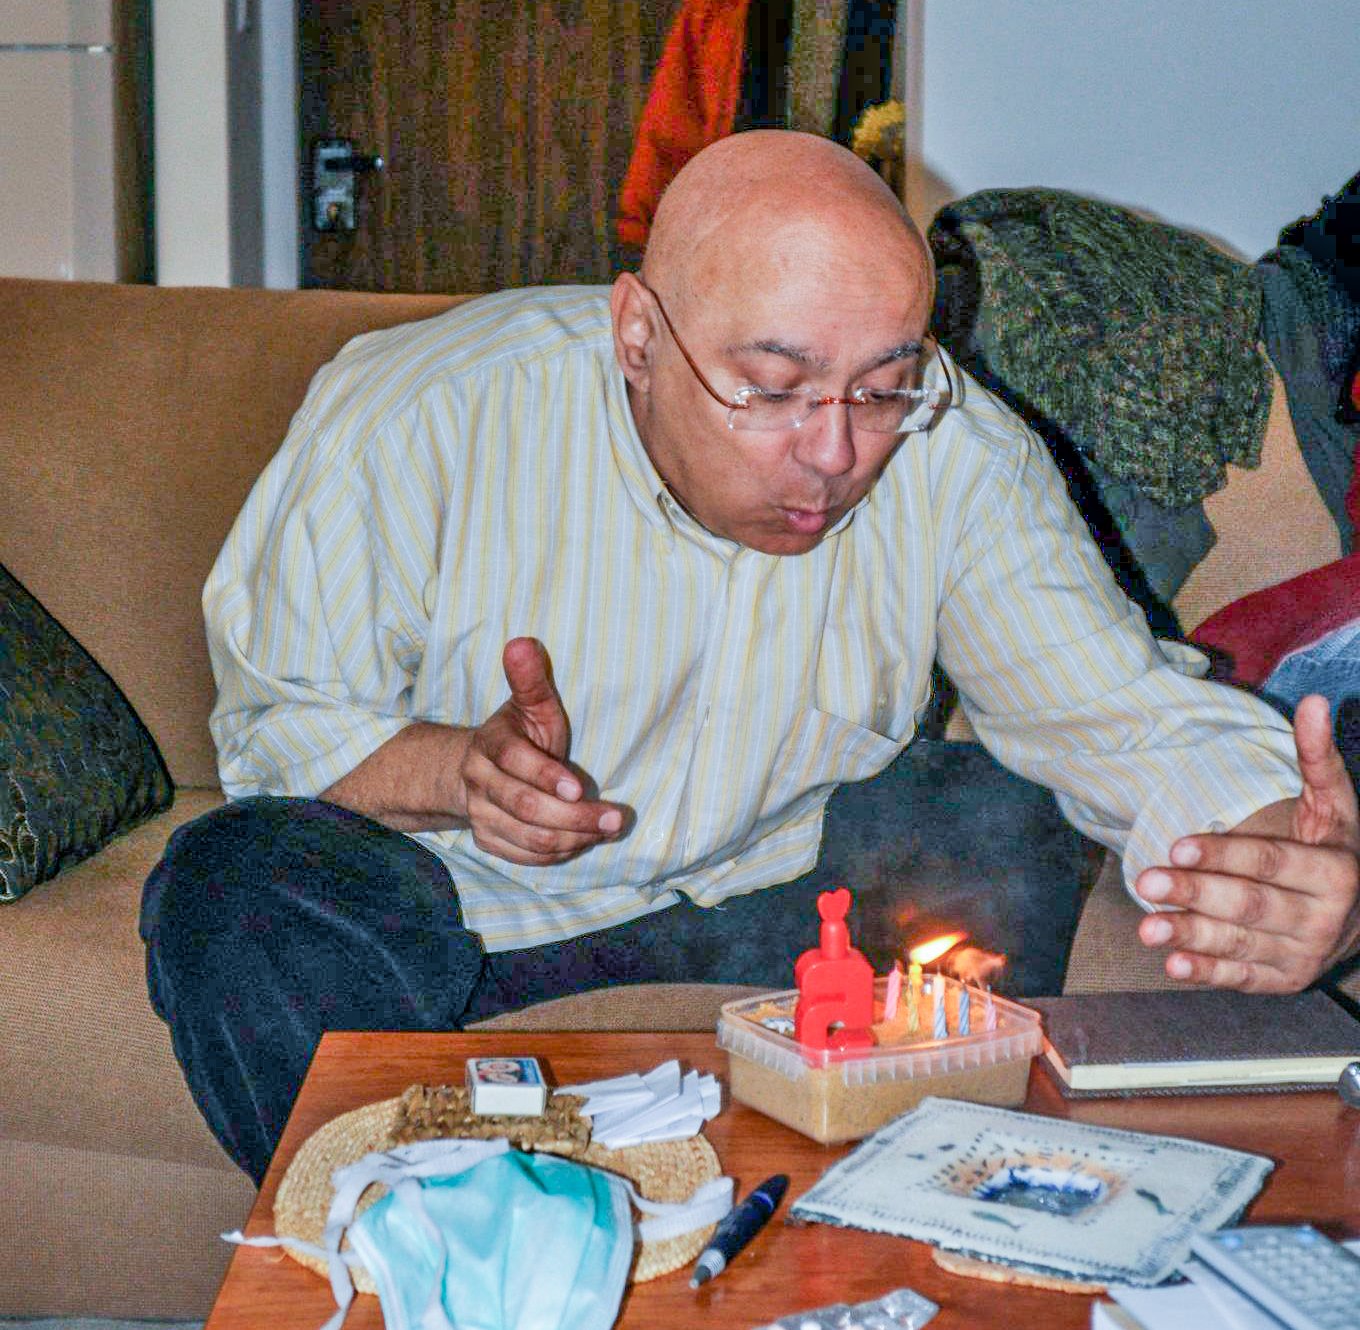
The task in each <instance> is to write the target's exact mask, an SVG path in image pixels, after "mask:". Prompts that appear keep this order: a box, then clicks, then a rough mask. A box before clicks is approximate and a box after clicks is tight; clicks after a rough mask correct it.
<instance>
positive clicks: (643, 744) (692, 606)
mask: <svg viewBox="0 0 1360 1330" xmlns="http://www.w3.org/2000/svg"><path fill="white" fill-rule="evenodd" d="M933 372H939V369H938V367H936V368H935V369H934V371H933ZM955 374H956V381H957V378H959V377H961V376H958V373H957V371H955ZM204 610H205V614H206V616H207V621H208V627H209V639H210V647H211V652H212V659H213V666H214V670H215V673H216V676H217V680H218V685H219V697H218V702H217V706H216V708H215V710H214V713H213V718H212V729H213V735H214V738H215V739H216V742H217V745H218V749H219V754H220V769H221V775H222V781H223V786H224V788H225V789H226V790H227V792H228V794H230V795H232V796H233V797H241V796H244V795H247V794H252V793H259V792H265V793H276V794H301V795H307V794H314V793H316V792H317V791H319V790H321V789H324V788H326V786H328V785H329V784H331V783H332V782H333V781H335V780H336V779H338V778H339V777H340V776H342V775H344V774H345V773H346V772H347V771H349V770H351V769H352V768H353V767H354V766H356V765H357V764H358V763H359V762H360V761H361V760H362V759H363V758H364V757H366V756H367V755H368V754H369V753H370V752H372V751H373V750H374V749H375V748H377V747H378V746H379V745H380V744H382V743H383V742H384V741H385V740H387V739H388V738H390V737H391V736H392V735H393V734H395V733H396V732H397V731H398V730H400V729H401V728H402V727H403V726H404V725H406V724H408V723H409V722H410V721H411V720H414V719H425V720H433V721H442V722H446V723H449V724H455V725H476V724H478V723H480V722H481V721H482V720H484V719H485V718H486V717H487V716H489V715H490V714H491V712H493V711H494V710H495V709H496V708H497V707H498V706H500V705H501V703H502V702H503V701H504V699H505V694H506V687H505V680H504V677H503V676H502V673H501V664H500V657H501V650H502V648H503V646H504V644H505V642H506V641H507V640H508V639H509V638H511V637H515V636H518V635H521V634H530V635H533V636H535V637H538V638H539V639H540V640H542V641H543V642H544V643H545V645H546V646H547V648H548V651H549V653H550V655H551V657H552V660H553V668H554V673H555V676H556V679H557V684H558V687H559V689H560V691H561V693H562V697H563V700H564V702H565V705H566V708H567V713H568V715H569V717H570V718H571V723H572V732H573V736H574V737H573V748H572V754H571V756H572V759H573V761H575V762H576V763H578V764H579V765H580V766H581V767H582V768H583V769H584V770H585V771H586V772H587V773H588V774H589V775H590V776H591V777H593V778H594V780H595V781H596V782H597V783H598V786H599V789H600V793H601V796H602V797H604V798H608V799H611V800H615V801H619V802H622V803H625V804H627V805H629V806H630V807H631V808H632V809H633V810H634V813H635V815H636V824H635V826H634V827H633V829H632V832H631V834H630V835H629V836H627V837H626V838H624V839H623V840H621V841H619V842H617V843H615V844H611V845H607V846H601V847H597V848H596V849H594V850H592V851H590V852H589V853H587V854H585V855H583V856H581V857H580V858H578V859H576V860H574V861H573V862H571V863H568V864H564V865H561V866H559V867H555V868H543V869H535V868H522V867H519V866H517V865H513V864H510V863H507V862H505V861H503V860H499V859H496V858H494V857H491V856H488V855H486V854H484V853H483V852H481V851H480V850H479V849H478V848H477V847H476V846H475V845H474V844H473V842H472V839H471V835H470V833H468V832H466V831H450V832H441V833H422V834H421V835H420V837H419V838H420V839H421V840H423V841H424V842H425V843H426V844H428V845H429V846H430V847H431V848H432V849H434V850H435V851H436V852H437V853H438V854H440V855H441V856H442V857H443V858H444V860H445V861H446V863H447V864H448V865H449V869H450V871H451V873H452V875H453V878H454V881H455V882H456V883H457V886H458V889H459V894H460V898H461V901H462V905H463V911H464V916H465V918H466V919H467V920H468V922H469V925H470V926H471V927H472V928H474V929H475V930H477V931H478V932H479V933H480V934H481V935H482V937H483V939H484V942H485V944H486V946H487V947H488V948H489V949H491V950H503V949H507V948H512V947H519V946H526V945H532V944H535V943H540V942H545V941H549V940H552V939H556V938H562V937H568V936H572V935H575V934H579V933H583V932H587V931H590V930H592V929H596V928H601V927H605V926H607V925H609V924H612V923H617V922H621V921H623V920H625V919H629V918H632V917H635V916H637V915H639V914H643V913H646V912H648V911H649V910H652V909H656V908H660V907H661V906H663V905H665V904H667V903H669V902H670V901H671V900H673V899H674V895H673V893H674V892H676V891H684V892H686V893H688V894H689V895H691V896H692V897H693V898H694V899H695V900H697V901H699V902H701V903H703V904H709V903H713V902H716V901H719V900H721V899H723V898H724V897H726V896H729V895H733V894H739V893H742V892H747V891H752V890H755V889H757V888H759V887H762V886H766V885H769V884H771V883H775V882H780V881H784V880H787V879H788V878H791V877H794V876H796V875H797V874H799V873H801V872H803V871H805V870H806V869H807V868H809V867H810V866H811V865H812V863H813V861H814V859H815V856H816V852H817V847H818V839H819V834H820V827H821V810H822V806H823V804H824V803H825V800H826V797H827V796H828V794H829V793H830V791H831V790H832V789H833V788H834V787H835V785H837V784H839V783H840V782H843V781H847V780H859V779H863V778H865V777H867V776H870V775H872V774H873V773H875V772H876V771H878V770H880V769H881V768H882V767H883V766H885V765H886V764H887V763H888V762H889V761H890V760H891V759H892V758H893V757H894V756H895V755H896V754H897V753H898V752H899V751H900V750H901V748H902V747H903V745H904V744H905V743H906V742H907V741H908V740H909V739H910V738H911V736H912V733H913V731H914V726H915V720H916V717H917V715H918V714H919V711H920V708H921V707H922V705H923V704H924V703H925V701H926V694H927V688H928V684H929V672H930V666H931V662H932V660H933V658H934V656H935V653H936V651H937V650H938V652H939V654H940V657H941V659H942V660H943V662H944V664H945V666H946V668H947V669H949V671H950V673H951V675H952V676H953V678H954V679H955V681H956V683H957V684H958V685H959V688H960V690H961V692H962V693H963V694H964V696H965V699H966V705H967V707H968V710H969V713H970V715H971V717H972V719H973V723H974V725H975V727H976V729H977V731H978V733H979V735H980V736H981V737H982V738H983V739H984V740H985V741H986V742H987V743H988V744H989V745H990V746H991V747H992V748H993V750H994V751H995V752H996V754H997V755H998V757H1000V758H1001V760H1002V761H1004V762H1006V763H1007V764H1008V765H1010V766H1012V767H1014V768H1015V769H1017V770H1019V771H1022V772H1024V773H1025V774H1027V775H1030V776H1032V777H1034V778H1035V779H1040V780H1044V781H1046V782H1047V783H1049V784H1052V785H1054V786H1055V787H1056V788H1057V789H1058V790H1059V791H1060V792H1061V794H1062V798H1063V800H1064V805H1065V807H1066V809H1067V811H1068V813H1069V816H1071V817H1072V818H1073V820H1074V821H1076V822H1077V824H1078V825H1079V826H1081V827H1083V829H1085V830H1087V831H1088V832H1089V833H1090V834H1092V835H1095V836H1097V837H1098V838H1099V839H1101V840H1104V841H1106V842H1107V843H1111V844H1115V845H1119V844H1121V843H1122V842H1123V840H1124V839H1125V837H1126V836H1128V834H1129V829H1130V828H1132V837H1131V839H1130V843H1129V854H1128V859H1127V863H1128V867H1129V869H1130V871H1136V869H1137V868H1138V867H1141V866H1143V865H1144V864H1146V863H1147V862H1151V861H1152V860H1155V859H1162V858H1164V855H1165V847H1166V845H1167V843H1168V841H1169V840H1170V839H1171V838H1173V837H1174V836H1175V835H1177V834H1183V833H1185V832H1189V831H1194V830H1201V829H1204V828H1206V827H1207V826H1209V825H1210V824H1211V823H1213V822H1215V821H1218V822H1220V823H1224V824H1227V825H1231V824H1232V823H1233V822H1235V821H1237V820H1240V818H1241V817H1242V816H1244V815H1245V814H1246V813H1247V812H1250V811H1251V810H1252V809H1254V808H1256V807H1259V806H1261V805H1263V804H1265V803H1268V802H1270V801H1271V800H1273V799H1277V798H1281V797H1284V796H1285V795H1286V794H1291V793H1295V792H1297V788H1298V779H1297V773H1296V771H1295V768H1294V766H1293V763H1292V758H1291V753H1292V745H1291V743H1290V740H1289V733H1288V728H1287V726H1285V725H1284V723H1283V722H1282V721H1280V720H1279V719H1278V718H1277V717H1275V716H1274V715H1273V713H1271V712H1269V711H1268V710H1266V709H1265V708H1264V707H1261V706H1258V705H1257V704H1255V703H1253V702H1251V701H1250V700H1249V699H1246V698H1244V697H1242V696H1240V695H1238V694H1235V693H1231V692H1229V691H1228V690H1226V689H1222V688H1219V687H1216V686H1215V685H1211V684H1207V683H1203V682H1201V681H1199V680H1196V679H1193V678H1190V677H1188V676H1187V674H1186V673H1184V672H1183V669H1182V668H1181V667H1179V666H1178V665H1173V664H1171V663H1169V662H1168V660H1167V659H1166V656H1165V655H1164V654H1163V651H1162V650H1161V649H1160V648H1159V646H1158V644H1157V643H1155V642H1154V641H1153V640H1152V639H1151V637H1150V636H1149V635H1148V632H1147V629H1146V627H1145V626H1144V624H1143V621H1142V619H1141V616H1140V615H1139V614H1138V613H1137V612H1136V611H1135V610H1133V609H1132V607H1131V606H1130V605H1129V604H1128V603H1127V601H1125V599H1124V598H1123V596H1122V595H1121V594H1120V593H1119V592H1118V590H1117V589H1116V588H1115V586H1114V584H1113V582H1112V580H1111V579H1110V577H1109V575H1108V573H1107V571H1106V569H1105V567H1104V565H1103V563H1102V562H1101V559H1100V556H1099V554H1098V552H1097V551H1096V550H1095V547H1094V545H1093V544H1092V543H1091V542H1090V540H1089V538H1088V537H1087V536H1086V533H1085V529H1084V527H1083V526H1082V524H1081V522H1080V519H1079V518H1078V517H1076V515H1075V513H1074V512H1073V511H1072V509H1071V507H1070V504H1069V503H1068V500H1067V496H1066V492H1065V490H1064V487H1063V484H1062V480H1061V477H1059V475H1058V474H1057V472H1056V469H1055V468H1054V467H1053V465H1052V463H1051V462H1050V460H1049V458H1048V455H1047V453H1046V451H1045V450H1044V448H1043V447H1042V445H1040V444H1038V442H1037V441H1036V440H1034V439H1033V437H1032V436H1031V435H1029V434H1028V433H1027V432H1026V431H1025V430H1024V428H1023V427H1022V426H1021V425H1020V424H1019V423H1018V422H1016V421H1015V419H1014V418H1013V417H1012V416H1011V415H1010V414H1009V413H1008V412H1006V411H1005V409H1004V408H1003V407H1002V406H1000V405H999V404H998V403H997V402H995V401H994V400H993V399H992V398H991V397H989V396H988V395H987V394H986V393H984V392H983V391H982V390H981V389H980V388H979V387H977V385H976V384H973V383H968V384H967V391H966V400H965V401H964V402H963V403H962V404H961V405H959V406H957V407H955V408H954V409H952V410H951V411H949V412H948V413H946V415H945V417H944V419H943V421H942V422H941V423H940V425H939V426H938V427H937V428H936V429H935V430H934V431H933V432H932V433H931V434H930V435H929V436H925V435H914V436H910V437H908V438H907V439H906V440H905V441H904V443H903V445H902V447H901V448H900V449H899V451H898V452H897V453H896V454H895V456H894V458H893V460H892V461H891V463H890V464H889V466H888V468H887V469H886V471H885V472H884V475H883V478H882V480H881V481H880V483H879V484H878V486H877V487H876V488H875V489H874V491H873V492H872V493H871V495H870V497H869V499H868V501H867V502H866V503H864V504H863V505H862V506H861V507H860V508H859V509H858V510H857V511H856V512H854V513H853V514H851V515H850V516H849V517H848V518H847V519H846V520H845V521H844V522H843V523H842V525H841V527H840V528H839V529H838V530H836V531H835V532H833V533H831V534H830V535H829V536H828V537H827V538H826V539H825V540H824V541H823V542H822V544H821V545H819V546H818V547H817V548H816V549H815V550H814V551H813V552H812V553H810V554H807V555H802V556H798V557H789V558H780V557H777V556H771V555H765V554H760V553H757V552H755V551H753V550H749V549H744V548H741V547H739V546H736V545H734V544H732V543H731V542H729V541H725V540H722V539H719V538H717V537H714V536H713V535H711V534H710V533H708V532H706V531H704V530H703V529H702V528H700V527H698V526H697V525H696V524H695V523H694V522H693V521H692V520H691V519H690V518H689V517H688V516H686V514H685V513H684V512H683V511H682V510H680V509H679V508H678V507H677V506H676V505H675V504H674V503H673V502H672V501H671V500H670V498H669V496H668V495H667V493H666V491H665V487H664V485H663V484H662V483H661V480H660V477H659V476H658V475H657V473H656V471H655V469H654V468H653V467H652V465H651V462H650V460H649V459H648V457H647V454H646V452H645V450H644V449H643V447H642V444H641V441H640V440H639V438H638V436H637V433H636V430H635V429H634V427H633V424H632V419H631V416H630V414H629V409H628V404H627V397H626V393H625V390H624V381H623V378H622V376H621V374H620V373H619V371H618V369H617V367H616V366H615V364H614V360H613V351H612V343H611V338H610V328H609V316H608V303H607V292H605V291H603V290H601V289H597V288H564V287H559V288H548V289H538V290H527V291H516V292H505V293H502V294H499V295H496V296H490V297H487V298H485V299H481V300H477V301H474V302H470V303H468V304H465V305H461V306H458V307H457V308H455V309H454V310H451V311H449V312H448V313H447V314H444V315H441V316H440V317H438V318H436V319H432V320H429V321H426V322H423V323H417V324H410V325H406V326H404V327H400V328H395V329H389V330H386V331H382V332H377V333H371V334H369V335H367V336H365V337H362V338H359V339H357V340H356V341H355V342H352V343H351V344H350V345H349V346H347V347H346V348H345V349H344V351H342V352H341V354H340V355H339V357H337V359H336V360H335V361H334V362H332V364H331V365H329V366H327V367H326V368H325V369H324V370H322V372H321V373H320V374H319V375H318V376H317V379H316V381H315V382H314V384H313V385H312V388H311V391H310V392H309V394H308V397H307V400H306V402H305V403H304V404H303V406H302V408H301V409H300V410H299V412H298V415H297V417H296V419H295V420H294V422H293V426H292V428H291V430H290V432H289V435H288V438H287V439H286V440H285V442H284V445H283V447H282V448H281V449H280V451H279V454H278V455H277V457H276V458H275V459H274V460H273V461H272V462H271V463H270V465H269V466H268V467H267V468H266V470H265V472H264V473H263V475H262V476H261V477H260V480H259V481H258V483H257V484H256V487H255V489H254V491H253V493H252V494H251V496H250V498H249V500H248V501H247V503H246V505H245V507H244V509H243V510H242V512H241V515H240V517H239V518H238V520H237V522H236V525H235V527H234V528H233V530H232V533H231V535H230V537H229V538H228V540H227V543H226V545H225V547H224V549H223V551H222V553H221V555H220V557H219V559H218V562H217V565H216V567H215V568H214V569H213V572H212V575H211V577H210V578H209V581H208V584H207V587H206V589H205V592H204ZM910 815H911V810H910V809H904V810H903V816H904V817H910ZM851 885H853V884H851Z"/></svg>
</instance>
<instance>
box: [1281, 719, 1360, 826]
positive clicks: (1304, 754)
mask: <svg viewBox="0 0 1360 1330" xmlns="http://www.w3.org/2000/svg"><path fill="white" fill-rule="evenodd" d="M1294 747H1295V749H1296V750H1297V752H1298V755H1299V773H1300V775H1302V777H1303V795H1302V797H1301V798H1300V800H1299V805H1298V810H1297V812H1296V814H1295V818H1294V822H1295V832H1296V834H1297V835H1298V838H1299V839H1300V840H1301V841H1303V842H1304V843H1305V844H1307V845H1320V844H1323V843H1326V842H1329V841H1330V842H1335V841H1337V840H1338V839H1339V838H1340V836H1341V835H1342V834H1344V833H1345V832H1346V831H1347V830H1350V829H1353V828H1354V826H1355V824H1356V821H1357V810H1356V799H1355V787H1354V786H1353V785H1352V784H1351V780H1350V776H1349V774H1348V773H1347V771H1346V763H1345V762H1344V761H1343V759H1342V757H1341V753H1340V751H1339V750H1338V749H1337V746H1336V740H1335V738H1334V737H1333V735H1332V712H1331V707H1330V706H1329V705H1328V703H1327V699H1326V698H1325V697H1322V696H1321V695H1320V694H1317V693H1311V694H1309V695H1308V696H1307V697H1305V698H1304V699H1303V700H1302V701H1301V702H1300V703H1299V705H1298V707H1297V709H1296V710H1295V712H1294ZM1352 834H1353V832H1352Z"/></svg>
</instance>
